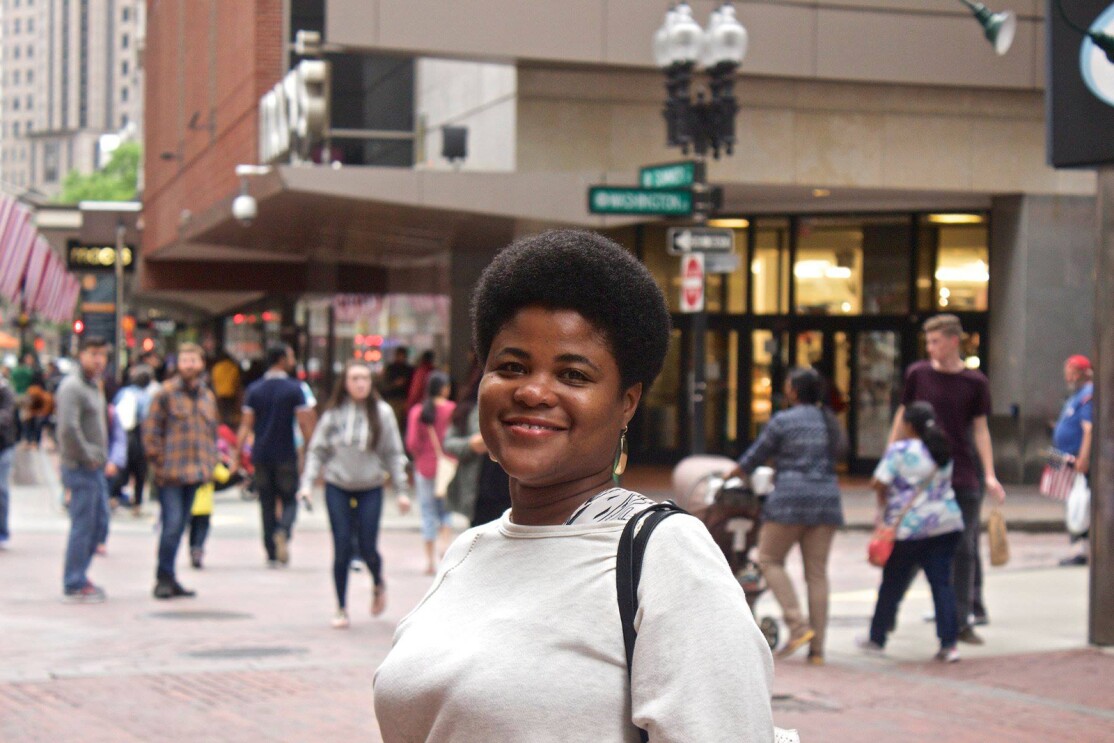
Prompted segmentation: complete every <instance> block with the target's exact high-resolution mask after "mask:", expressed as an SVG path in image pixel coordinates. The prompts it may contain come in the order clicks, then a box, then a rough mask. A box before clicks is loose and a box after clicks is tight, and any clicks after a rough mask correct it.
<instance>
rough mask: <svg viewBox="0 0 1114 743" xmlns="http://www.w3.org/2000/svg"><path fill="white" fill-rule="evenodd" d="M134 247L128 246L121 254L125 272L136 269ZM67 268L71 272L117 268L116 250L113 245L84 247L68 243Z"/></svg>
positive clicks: (77, 243)
mask: <svg viewBox="0 0 1114 743" xmlns="http://www.w3.org/2000/svg"><path fill="white" fill-rule="evenodd" d="M133 251H134V246H131V245H126V246H124V249H123V251H122V252H121V254H120V258H121V260H122V261H123V263H124V270H125V271H131V270H133V269H134V265H133V261H134V255H133ZM66 267H67V268H68V269H70V270H71V271H90V270H97V269H100V270H105V271H111V270H113V269H114V268H115V267H116V248H115V247H114V246H112V245H83V244H82V243H79V242H76V241H74V240H70V241H69V242H68V243H66Z"/></svg>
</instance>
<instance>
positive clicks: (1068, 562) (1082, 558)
mask: <svg viewBox="0 0 1114 743" xmlns="http://www.w3.org/2000/svg"><path fill="white" fill-rule="evenodd" d="M1086 564H1087V555H1075V556H1073V557H1065V558H1064V559H1063V560H1060V567H1064V568H1070V567H1074V566H1076V565H1086Z"/></svg>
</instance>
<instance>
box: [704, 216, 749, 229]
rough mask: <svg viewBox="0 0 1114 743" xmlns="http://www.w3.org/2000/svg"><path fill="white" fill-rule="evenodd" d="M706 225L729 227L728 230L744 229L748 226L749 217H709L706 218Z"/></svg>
mask: <svg viewBox="0 0 1114 743" xmlns="http://www.w3.org/2000/svg"><path fill="white" fill-rule="evenodd" d="M708 226H709V227H723V228H726V229H729V230H745V229H746V228H747V227H750V220H749V219H730V218H724V219H709V220H708Z"/></svg>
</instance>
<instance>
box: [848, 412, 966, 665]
mask: <svg viewBox="0 0 1114 743" xmlns="http://www.w3.org/2000/svg"><path fill="white" fill-rule="evenodd" d="M901 426H902V427H901V432H900V435H901V439H900V440H898V441H895V442H894V443H893V444H891V445H890V448H889V449H887V450H886V454H885V456H883V457H882V461H880V462H879V463H878V467H877V469H875V470H874V479H873V480H872V481H871V485H872V486H873V487H874V489H875V491H876V492H877V493H878V507H879V509H880V510H881V511H882V521H883V523H886V524H893V523H895V522H898V521H899V519H900V523H897V524H896V526H897V528H896V530H895V536H894V550H893V553H892V554H891V555H890V558H889V560H887V561H886V566H885V567H884V568H883V569H882V586H881V588H879V589H878V603H877V605H876V606H875V607H874V619H873V620H871V623H870V637H869V638H861V639H860V641H859V647H861V648H862V649H863V650H865V651H867V652H873V653H880V652H881V651H882V648H883V647H884V646H885V645H886V634H887V633H888V631H889V629H890V628H891V627H893V626H894V619H895V618H896V616H897V609H898V606H899V605H900V604H901V599H902V598H903V597H904V596H905V591H906V590H907V589H908V588H909V582H910V578H911V577H912V574H913V571H914V570H916V568H917V567H918V566H920V567H922V568H924V574H925V577H926V578H928V583H929V585H930V586H931V587H932V602H933V604H935V606H936V636H937V637H938V638H940V651H939V652H938V653H937V654H936V660H938V661H941V662H944V663H954V662H955V661H957V660H959V651H958V650H957V649H956V639H957V636H958V634H959V623H958V619H957V618H956V614H955V611H956V610H955V591H954V590H953V589H952V558H953V557H954V556H955V550H956V547H957V546H958V545H959V535H960V534H961V533H962V532H963V516H962V514H961V513H960V510H959V505H958V504H957V503H956V501H955V491H954V490H952V451H951V444H950V443H949V442H948V438H947V436H945V435H944V432H943V431H941V430H940V428H939V426H937V425H936V413H935V412H934V411H933V409H932V405H930V404H929V403H927V402H915V403H912V404H910V405H909V406H908V407H906V408H905V416H904V418H903V419H902V424H901Z"/></svg>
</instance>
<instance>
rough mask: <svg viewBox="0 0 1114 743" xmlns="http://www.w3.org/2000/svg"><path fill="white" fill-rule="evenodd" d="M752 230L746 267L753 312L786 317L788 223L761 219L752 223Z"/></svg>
mask: <svg viewBox="0 0 1114 743" xmlns="http://www.w3.org/2000/svg"><path fill="white" fill-rule="evenodd" d="M754 230H755V249H754V259H753V262H752V263H751V264H750V276H751V285H752V286H753V287H754V289H753V291H754V312H755V314H759V315H779V314H786V313H788V312H789V220H787V219H764V220H761V221H759V222H756V223H755V226H754Z"/></svg>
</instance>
